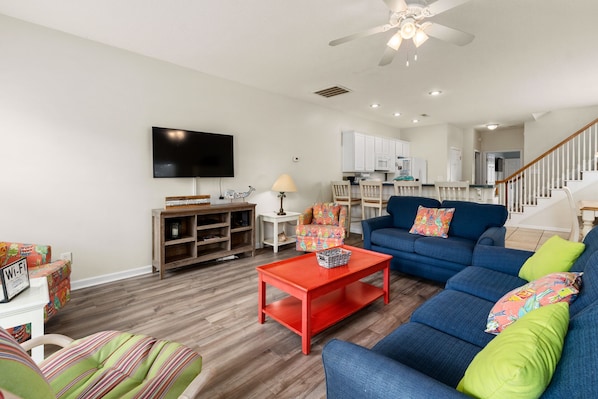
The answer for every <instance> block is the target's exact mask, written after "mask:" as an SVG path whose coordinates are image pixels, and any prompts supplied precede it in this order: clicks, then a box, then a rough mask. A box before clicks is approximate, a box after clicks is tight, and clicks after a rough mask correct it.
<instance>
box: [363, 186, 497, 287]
mask: <svg viewBox="0 0 598 399" xmlns="http://www.w3.org/2000/svg"><path fill="white" fill-rule="evenodd" d="M420 205H422V206H424V207H426V208H455V212H454V214H453V219H452V221H451V223H450V228H449V231H448V238H441V237H424V236H420V235H416V234H410V233H409V230H410V229H411V226H413V222H414V220H415V216H416V215H417V210H418V207H419V206H420ZM386 210H387V212H388V215H385V216H380V217H376V218H372V219H367V220H363V221H362V222H361V225H362V228H363V247H364V248H366V249H370V250H372V251H376V252H382V253H385V254H388V255H392V261H391V263H390V267H391V269H393V270H397V271H400V272H403V273H407V274H411V275H414V276H419V277H424V278H427V279H430V280H434V281H439V282H443V283H444V282H446V281H447V280H448V279H449V278H450V277H452V276H454V275H455V274H457V273H458V272H460V271H461V270H463V269H464V268H466V267H467V266H469V265H471V262H472V257H473V251H474V248H475V247H476V246H477V245H491V246H499V247H504V246H505V232H506V229H505V227H504V224H505V221H506V220H507V216H508V212H507V209H506V208H505V207H504V206H502V205H493V204H478V203H475V202H469V201H443V202H442V203H440V202H439V201H438V200H436V199H433V198H426V197H409V196H405V197H401V196H393V197H390V199H389V201H388V206H387V208H386Z"/></svg>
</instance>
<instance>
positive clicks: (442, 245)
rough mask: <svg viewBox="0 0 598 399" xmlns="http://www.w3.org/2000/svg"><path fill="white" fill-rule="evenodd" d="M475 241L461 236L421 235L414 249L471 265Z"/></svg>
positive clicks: (425, 254) (431, 256)
mask: <svg viewBox="0 0 598 399" xmlns="http://www.w3.org/2000/svg"><path fill="white" fill-rule="evenodd" d="M474 247H475V241H471V240H468V239H464V238H461V237H448V238H441V237H421V236H420V237H419V239H418V240H416V241H415V243H414V247H413V249H414V250H415V253H417V254H420V255H424V256H427V257H430V258H435V259H442V260H446V261H449V262H455V263H459V264H462V265H471V259H472V256H473V249H474Z"/></svg>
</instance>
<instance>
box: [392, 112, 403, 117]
mask: <svg viewBox="0 0 598 399" xmlns="http://www.w3.org/2000/svg"><path fill="white" fill-rule="evenodd" d="M392 115H393V116H401V113H400V112H395V113H394V114H392Z"/></svg>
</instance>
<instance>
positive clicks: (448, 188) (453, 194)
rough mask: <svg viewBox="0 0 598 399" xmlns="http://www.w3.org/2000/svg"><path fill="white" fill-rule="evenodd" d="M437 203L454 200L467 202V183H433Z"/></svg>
mask: <svg viewBox="0 0 598 399" xmlns="http://www.w3.org/2000/svg"><path fill="white" fill-rule="evenodd" d="M434 186H436V196H437V197H438V201H440V202H442V201H444V200H455V201H469V182H468V181H440V182H438V181H437V182H435V183H434Z"/></svg>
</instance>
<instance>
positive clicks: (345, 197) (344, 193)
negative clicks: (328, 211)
mask: <svg viewBox="0 0 598 399" xmlns="http://www.w3.org/2000/svg"><path fill="white" fill-rule="evenodd" d="M330 184H331V187H332V200H333V201H334V202H336V203H337V204H339V205H344V206H346V207H347V220H348V224H347V232H346V234H345V235H346V236H347V237H349V233H350V232H351V223H352V222H353V219H352V218H351V215H352V213H351V207H352V206H357V205H359V204H361V198H355V197H352V196H351V182H349V181H347V180H343V181H333V182H331V183H330ZM359 220H360V219H355V221H359Z"/></svg>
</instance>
